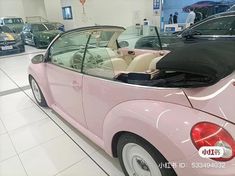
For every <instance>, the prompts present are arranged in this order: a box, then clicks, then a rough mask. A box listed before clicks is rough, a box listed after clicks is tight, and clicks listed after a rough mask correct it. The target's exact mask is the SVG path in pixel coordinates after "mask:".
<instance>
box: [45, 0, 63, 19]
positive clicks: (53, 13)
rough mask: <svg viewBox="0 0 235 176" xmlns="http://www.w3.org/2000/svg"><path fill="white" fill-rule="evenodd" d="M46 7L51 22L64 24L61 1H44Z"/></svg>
mask: <svg viewBox="0 0 235 176" xmlns="http://www.w3.org/2000/svg"><path fill="white" fill-rule="evenodd" d="M44 5H45V9H46V15H47V19H48V20H49V21H57V22H63V18H62V8H61V2H60V0H44Z"/></svg>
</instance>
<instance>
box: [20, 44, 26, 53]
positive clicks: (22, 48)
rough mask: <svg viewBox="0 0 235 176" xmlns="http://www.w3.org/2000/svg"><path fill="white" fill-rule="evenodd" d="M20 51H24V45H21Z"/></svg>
mask: <svg viewBox="0 0 235 176" xmlns="http://www.w3.org/2000/svg"><path fill="white" fill-rule="evenodd" d="M20 52H21V53H24V52H25V46H24V45H22V46H21V49H20Z"/></svg>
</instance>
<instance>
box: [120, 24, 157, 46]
mask: <svg viewBox="0 0 235 176" xmlns="http://www.w3.org/2000/svg"><path fill="white" fill-rule="evenodd" d="M155 28H156V27H155V26H141V25H137V26H131V27H128V28H126V30H125V31H124V32H123V33H122V34H121V35H120V37H119V39H118V44H119V46H120V47H121V48H128V49H130V50H133V49H147V50H159V49H160V44H159V43H160V41H159V40H158V37H157V32H156V29H155Z"/></svg>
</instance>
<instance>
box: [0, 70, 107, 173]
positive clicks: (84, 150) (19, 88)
mask: <svg viewBox="0 0 235 176" xmlns="http://www.w3.org/2000/svg"><path fill="white" fill-rule="evenodd" d="M0 70H1V71H2V72H3V73H4V74H5V75H6V76H7V77H8V78H9V79H10V80H11V81H12V82H13V83H14V84H15V85H16V86H17V87H18V88H19V89H20V90H21V91H22V92H23V93H24V94H25V95H26V96H27V97H29V99H30V100H31V101H32V102H33V103H34V104H35V105H36V106H37V107H38V108H39V109H41V111H42V112H43V113H44V114H46V115H47V117H49V118H50V119H51V120H52V121H53V122H54V123H55V124H56V125H57V126H58V127H59V128H60V129H61V130H62V131H63V132H64V133H65V134H66V135H67V136H68V137H69V138H70V140H72V141H73V142H74V143H75V144H76V145H77V146H78V147H79V148H80V149H81V150H82V151H83V152H84V153H85V154H86V155H87V156H88V157H89V158H90V159H91V160H92V161H93V162H94V163H95V164H96V165H97V166H98V167H99V168H100V169H101V170H102V171H103V172H104V173H105V174H106V175H107V176H110V175H109V174H108V173H107V172H106V171H105V169H104V168H103V167H102V166H101V165H100V164H98V163H97V162H96V161H95V159H93V158H92V157H91V156H90V155H89V154H88V153H87V152H86V151H85V150H84V149H83V148H82V147H81V146H80V145H79V144H78V143H77V142H76V141H75V140H74V139H73V138H72V137H71V136H69V134H68V133H67V132H66V131H65V130H64V129H63V128H62V127H61V126H60V125H59V124H58V123H57V122H56V121H55V120H54V119H52V118H51V117H50V116H49V115H48V114H47V113H46V112H45V111H44V110H43V109H42V107H40V106H39V105H38V104H37V103H35V102H34V101H33V99H32V98H31V97H30V96H29V95H28V94H26V93H25V92H24V90H23V89H22V88H21V87H20V86H19V85H18V84H17V83H16V82H15V81H14V80H13V79H12V78H11V77H10V76H9V75H8V74H7V73H6V72H5V70H3V69H2V68H0ZM7 134H8V133H7ZM8 135H9V134H8ZM11 142H12V141H11ZM14 148H15V147H14ZM18 157H19V155H18ZM20 161H21V160H20ZM21 164H23V163H22V161H21ZM24 169H25V168H24ZM25 172H26V170H25ZM26 174H27V173H26ZM27 175H28V174H27Z"/></svg>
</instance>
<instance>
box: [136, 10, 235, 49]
mask: <svg viewBox="0 0 235 176" xmlns="http://www.w3.org/2000/svg"><path fill="white" fill-rule="evenodd" d="M159 35H160V38H161V43H162V47H163V48H164V49H168V50H171V51H172V50H174V49H176V48H178V47H182V46H183V45H185V44H186V45H188V44H193V43H195V42H202V41H214V42H218V41H222V40H226V41H228V40H231V41H235V12H224V13H220V14H217V15H214V16H211V17H208V18H206V19H205V20H202V21H200V22H198V23H196V24H194V25H192V26H190V27H189V28H187V29H185V30H183V31H181V32H176V33H173V34H172V33H160V34H159ZM158 40H159V39H158V37H157V35H152V36H151V35H149V36H144V37H141V38H139V40H137V41H136V44H135V48H138V49H141V48H145V49H159V46H157V45H156V44H158Z"/></svg>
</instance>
